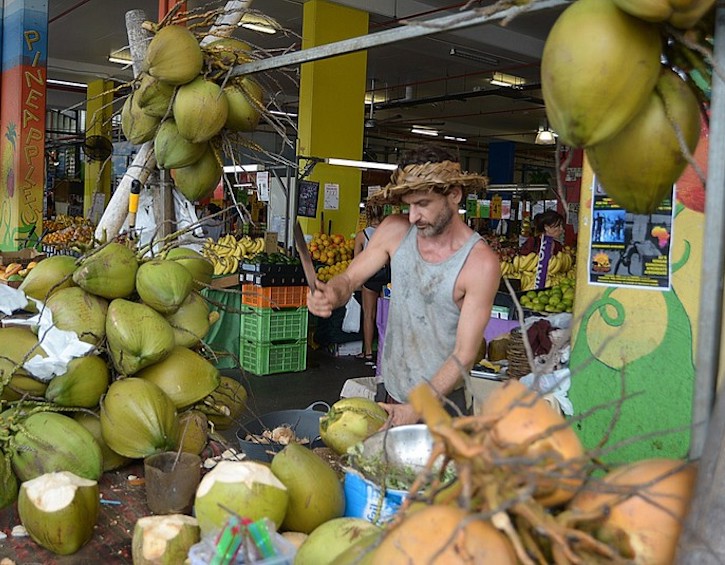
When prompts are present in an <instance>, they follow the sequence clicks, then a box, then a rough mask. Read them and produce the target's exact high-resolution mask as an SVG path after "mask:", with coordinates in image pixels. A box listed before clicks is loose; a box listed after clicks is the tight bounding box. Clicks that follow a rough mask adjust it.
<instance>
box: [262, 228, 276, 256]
mask: <svg viewBox="0 0 725 565" xmlns="http://www.w3.org/2000/svg"><path fill="white" fill-rule="evenodd" d="M278 241H279V239H278V236H277V232H276V231H266V232H264V252H265V253H277V251H278V249H277V248H278Z"/></svg>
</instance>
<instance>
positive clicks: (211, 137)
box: [121, 11, 266, 201]
mask: <svg viewBox="0 0 725 565" xmlns="http://www.w3.org/2000/svg"><path fill="white" fill-rule="evenodd" d="M196 18H198V21H196ZM209 19H210V18H202V17H201V16H197V15H191V14H184V13H182V12H180V11H176V12H175V13H174V15H172V16H171V17H167V18H166V19H165V20H164V21H163V22H161V23H160V24H158V25H157V24H153V23H151V22H146V23H145V24H144V27H145V28H146V29H148V30H150V31H152V33H154V37H153V38H152V39H151V41H150V42H149V44H148V48H147V51H146V55H145V58H144V60H143V62H142V73H141V74H140V76H139V77H137V78H136V80H135V81H134V83H133V84H132V91H131V94H130V95H129V96H128V98H127V99H126V102H125V103H124V106H123V110H122V112H121V116H122V120H121V124H122V129H123V132H124V135H125V136H126V137H127V138H128V139H129V140H130V141H131V142H132V143H135V144H139V143H144V142H147V141H153V143H154V152H155V155H156V159H157V164H158V166H159V167H160V168H163V169H169V170H170V171H171V175H172V178H173V180H174V183H175V185H176V187H177V188H178V190H179V191H180V192H181V193H182V194H184V196H186V198H188V199H189V200H192V201H194V200H198V199H201V198H204V197H206V196H207V195H208V194H209V193H210V192H211V191H212V190H213V189H214V188H215V187H216V186H217V184H218V183H219V179H220V178H221V175H222V166H223V163H224V155H223V151H222V147H224V145H225V144H224V143H223V140H224V139H225V138H226V137H227V136H238V135H239V134H240V132H252V131H254V130H255V129H256V128H257V126H258V124H259V121H260V118H261V117H262V115H263V114H265V111H266V109H265V96H264V90H263V88H262V87H261V85H260V84H259V83H258V82H257V81H255V80H254V79H252V78H251V77H246V76H245V77H236V76H232V75H231V74H230V71H231V70H232V69H233V67H235V66H236V65H240V64H243V63H246V62H249V61H251V60H253V59H254V56H255V55H254V52H253V49H252V47H251V46H250V44H248V43H247V42H245V41H242V40H240V39H237V38H233V37H218V38H216V39H213V40H212V41H208V40H207V41H204V42H203V43H204V45H203V46H202V41H201V40H202V39H203V38H204V37H205V36H206V33H205V30H203V29H202V28H203V27H204V25H205V22H206V21H208V20H209ZM182 21H183V23H184V25H181V22H182ZM192 30H193V31H192Z"/></svg>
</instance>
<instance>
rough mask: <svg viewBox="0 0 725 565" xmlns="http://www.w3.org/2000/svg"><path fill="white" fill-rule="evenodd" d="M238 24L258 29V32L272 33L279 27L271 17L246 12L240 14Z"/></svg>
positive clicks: (254, 29)
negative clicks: (240, 17)
mask: <svg viewBox="0 0 725 565" xmlns="http://www.w3.org/2000/svg"><path fill="white" fill-rule="evenodd" d="M239 25H240V26H241V27H243V28H245V29H250V30H252V31H258V32H260V33H268V34H270V35H271V34H274V33H277V30H278V29H279V24H278V23H277V22H275V21H274V20H272V19H271V18H266V17H265V16H264V15H261V14H253V13H251V12H247V13H246V14H244V15H243V16H242V19H241V21H240V22H239Z"/></svg>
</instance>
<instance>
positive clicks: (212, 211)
mask: <svg viewBox="0 0 725 565" xmlns="http://www.w3.org/2000/svg"><path fill="white" fill-rule="evenodd" d="M204 210H205V212H206V213H205V214H204V219H203V220H202V226H203V228H204V237H210V238H211V239H213V240H214V241H216V240H218V239H219V238H220V237H221V235H222V229H223V227H224V222H223V221H222V217H221V214H220V212H221V211H222V209H221V208H219V206H217V205H216V204H214V203H213V202H210V203H209V204H207V206H206V208H205V209H204Z"/></svg>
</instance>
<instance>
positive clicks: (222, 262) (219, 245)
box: [201, 234, 264, 275]
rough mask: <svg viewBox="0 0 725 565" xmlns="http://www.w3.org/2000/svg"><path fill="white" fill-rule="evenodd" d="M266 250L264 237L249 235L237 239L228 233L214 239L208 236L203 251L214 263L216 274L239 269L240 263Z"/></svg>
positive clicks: (228, 272)
mask: <svg viewBox="0 0 725 565" xmlns="http://www.w3.org/2000/svg"><path fill="white" fill-rule="evenodd" d="M262 251H264V238H263V237H257V238H254V239H253V238H251V237H249V236H248V235H245V236H242V237H240V238H239V239H237V238H236V237H235V236H234V235H233V234H227V235H224V236H222V237H220V238H219V240H218V241H214V240H213V239H211V238H208V239H207V240H206V241H205V242H204V245H203V246H202V249H201V253H202V254H203V255H204V257H206V258H207V259H209V260H210V261H211V262H212V264H213V265H214V274H215V275H229V274H232V273H236V272H237V271H238V270H239V263H240V262H241V261H243V260H244V259H248V258H250V257H254V256H255V255H256V254H257V253H261V252H262Z"/></svg>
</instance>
